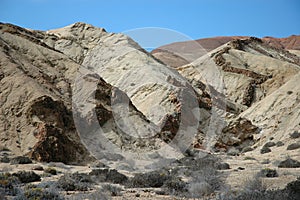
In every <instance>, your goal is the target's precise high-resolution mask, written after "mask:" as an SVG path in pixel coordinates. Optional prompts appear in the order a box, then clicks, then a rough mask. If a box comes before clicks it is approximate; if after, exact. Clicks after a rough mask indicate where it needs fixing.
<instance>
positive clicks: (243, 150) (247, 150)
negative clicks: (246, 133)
mask: <svg viewBox="0 0 300 200" xmlns="http://www.w3.org/2000/svg"><path fill="white" fill-rule="evenodd" d="M249 151H253V148H252V147H244V148H243V149H242V153H246V152H249Z"/></svg>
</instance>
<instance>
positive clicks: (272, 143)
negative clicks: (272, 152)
mask: <svg viewBox="0 0 300 200" xmlns="http://www.w3.org/2000/svg"><path fill="white" fill-rule="evenodd" d="M264 146H265V147H274V146H276V143H275V142H267V143H266V144H265V145H264Z"/></svg>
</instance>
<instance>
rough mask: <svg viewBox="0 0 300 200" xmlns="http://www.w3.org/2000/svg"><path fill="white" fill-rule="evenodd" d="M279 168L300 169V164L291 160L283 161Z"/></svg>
mask: <svg viewBox="0 0 300 200" xmlns="http://www.w3.org/2000/svg"><path fill="white" fill-rule="evenodd" d="M278 167H279V168H299V167H300V162H299V161H297V160H294V159H291V158H287V159H285V160H284V161H281V162H280V163H279V165H278Z"/></svg>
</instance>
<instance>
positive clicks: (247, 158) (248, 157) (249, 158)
mask: <svg viewBox="0 0 300 200" xmlns="http://www.w3.org/2000/svg"><path fill="white" fill-rule="evenodd" d="M244 160H256V159H255V158H253V157H250V156H246V157H245V158H244Z"/></svg>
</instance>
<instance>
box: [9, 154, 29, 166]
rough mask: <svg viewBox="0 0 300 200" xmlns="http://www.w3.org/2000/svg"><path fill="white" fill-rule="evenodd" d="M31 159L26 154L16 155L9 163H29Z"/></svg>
mask: <svg viewBox="0 0 300 200" xmlns="http://www.w3.org/2000/svg"><path fill="white" fill-rule="evenodd" d="M30 163H32V160H30V158H28V157H26V156H17V157H14V158H12V159H11V160H10V164H12V165H17V164H30Z"/></svg>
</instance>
